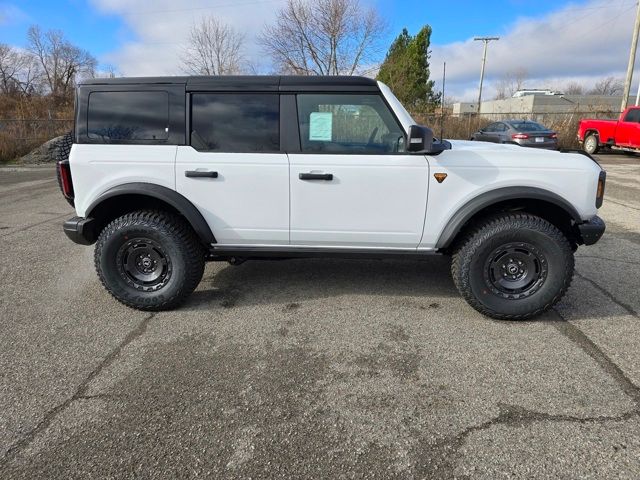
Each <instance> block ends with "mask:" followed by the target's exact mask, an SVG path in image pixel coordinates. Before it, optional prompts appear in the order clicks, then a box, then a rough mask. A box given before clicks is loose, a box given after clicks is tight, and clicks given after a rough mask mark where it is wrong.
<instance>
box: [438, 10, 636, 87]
mask: <svg viewBox="0 0 640 480" xmlns="http://www.w3.org/2000/svg"><path fill="white" fill-rule="evenodd" d="M635 8H636V6H635V2H632V1H630V0H608V1H607V0H591V1H587V2H584V3H582V4H581V5H571V6H568V7H565V8H562V9H559V10H558V11H556V12H554V13H551V14H549V15H546V16H544V17H540V18H522V19H519V20H518V21H516V22H515V23H514V24H512V25H511V26H509V27H508V28H507V29H506V34H502V35H501V38H500V40H499V41H497V42H491V43H490V45H489V53H488V57H487V68H486V76H485V87H486V90H485V93H484V94H483V97H484V98H492V97H493V95H494V94H495V88H494V85H495V82H496V81H497V80H499V79H500V78H501V77H502V76H504V75H505V74H506V73H508V72H510V71H513V70H517V69H522V68H524V69H526V70H527V72H528V74H529V79H528V80H527V82H526V83H527V86H529V87H556V88H562V87H563V86H565V85H566V84H568V83H569V82H578V83H581V84H583V85H585V86H587V87H591V86H592V85H593V84H594V83H595V82H596V81H597V80H599V79H601V78H603V77H607V76H616V77H623V76H624V75H625V72H626V68H627V61H628V55H629V45H630V44H631V34H632V30H633V21H634V19H635ZM437 28H438V27H437V25H434V30H435V29H437ZM497 28H498V26H497ZM495 33H496V32H478V35H479V36H480V35H484V34H488V35H492V36H493V35H495ZM432 50H433V53H432V56H431V74H432V78H433V79H435V80H436V81H437V82H438V87H437V88H441V87H440V85H441V79H442V63H443V61H446V62H447V91H448V93H447V95H448V96H454V97H456V98H459V99H464V100H472V99H474V98H476V96H477V94H478V93H477V88H478V81H479V77H480V62H481V58H482V42H474V41H473V39H468V40H466V41H462V42H455V43H451V44H447V45H433V46H432Z"/></svg>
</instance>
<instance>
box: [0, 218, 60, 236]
mask: <svg viewBox="0 0 640 480" xmlns="http://www.w3.org/2000/svg"><path fill="white" fill-rule="evenodd" d="M67 216H69V213H63V214H62V215H57V216H55V217H50V218H48V219H46V220H42V221H41V222H37V223H32V224H31V225H25V226H24V227H20V228H18V229H16V230H13V231H11V232H9V233H5V234H4V235H0V238H5V237H10V236H11V235H14V234H16V233H20V232H24V231H25V230H29V229H30V228H33V227H38V226H40V225H43V224H45V223H49V222H52V221H53V220H59V219H61V218H64V217H67Z"/></svg>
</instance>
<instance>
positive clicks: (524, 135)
mask: <svg viewBox="0 0 640 480" xmlns="http://www.w3.org/2000/svg"><path fill="white" fill-rule="evenodd" d="M471 140H476V141H481V142H494V143H514V144H518V145H520V146H522V147H536V148H548V149H551V150H557V149H558V134H557V133H556V132H554V131H553V130H549V129H548V128H546V127H544V126H543V125H540V124H539V123H537V122H532V121H530V120H503V121H501V122H495V123H492V124H490V125H487V126H486V127H484V128H481V129H480V130H478V131H477V132H476V133H474V134H473V135H471Z"/></svg>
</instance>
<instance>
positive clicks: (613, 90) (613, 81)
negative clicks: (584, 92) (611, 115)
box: [589, 77, 624, 95]
mask: <svg viewBox="0 0 640 480" xmlns="http://www.w3.org/2000/svg"><path fill="white" fill-rule="evenodd" d="M623 90H624V84H623V82H622V80H621V79H619V78H615V77H607V78H603V79H602V80H600V81H599V82H596V84H595V86H594V87H593V89H591V91H590V92H589V93H590V94H591V95H622V93H623Z"/></svg>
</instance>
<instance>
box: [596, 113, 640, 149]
mask: <svg viewBox="0 0 640 480" xmlns="http://www.w3.org/2000/svg"><path fill="white" fill-rule="evenodd" d="M600 140H601V141H603V142H606V141H607V140H608V139H606V138H602V139H600ZM616 144H617V145H619V146H621V147H640V109H636V108H634V109H632V110H629V111H628V112H627V114H626V116H625V118H624V119H623V121H622V122H619V123H618V126H617V128H616Z"/></svg>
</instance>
